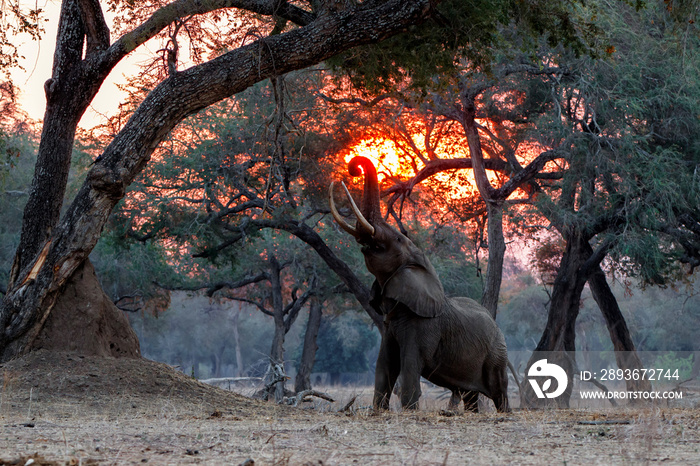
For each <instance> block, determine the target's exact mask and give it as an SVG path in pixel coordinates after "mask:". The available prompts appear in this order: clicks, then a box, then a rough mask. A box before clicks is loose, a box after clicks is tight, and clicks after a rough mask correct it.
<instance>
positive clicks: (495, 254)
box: [481, 202, 506, 319]
mask: <svg viewBox="0 0 700 466" xmlns="http://www.w3.org/2000/svg"><path fill="white" fill-rule="evenodd" d="M486 206H487V212H488V222H489V224H488V243H489V262H488V264H487V269H486V284H485V285H484V291H483V292H482V295H481V305H482V306H484V307H485V308H486V309H488V311H489V312H490V313H491V317H493V318H494V319H496V314H497V313H498V297H499V294H500V292H501V281H502V280H503V258H504V256H505V254H506V242H505V239H504V237H503V204H501V203H491V202H487V203H486Z"/></svg>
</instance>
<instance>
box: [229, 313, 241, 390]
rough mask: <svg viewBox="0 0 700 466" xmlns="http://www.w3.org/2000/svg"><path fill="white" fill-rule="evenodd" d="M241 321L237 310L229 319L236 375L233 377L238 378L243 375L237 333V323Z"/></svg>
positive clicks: (239, 342)
mask: <svg viewBox="0 0 700 466" xmlns="http://www.w3.org/2000/svg"><path fill="white" fill-rule="evenodd" d="M240 320H241V309H240V308H239V309H238V310H237V311H236V312H234V314H233V318H232V319H231V332H232V333H233V347H234V350H235V353H236V373H235V374H234V377H240V376H241V375H242V374H243V355H242V353H241V337H240V335H239V333H238V323H239V322H240Z"/></svg>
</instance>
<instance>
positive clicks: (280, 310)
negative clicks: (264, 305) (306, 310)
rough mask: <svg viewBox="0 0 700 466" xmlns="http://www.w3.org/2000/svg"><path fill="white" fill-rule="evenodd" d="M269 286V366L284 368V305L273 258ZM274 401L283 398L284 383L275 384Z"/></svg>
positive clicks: (279, 269)
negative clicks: (272, 328)
mask: <svg viewBox="0 0 700 466" xmlns="http://www.w3.org/2000/svg"><path fill="white" fill-rule="evenodd" d="M270 286H271V288H272V290H271V294H272V310H273V318H274V321H275V333H274V335H273V337H272V347H271V348H270V364H274V365H281V366H282V367H284V336H285V334H286V333H287V332H286V331H285V323H284V303H283V301H282V280H281V267H280V263H279V262H278V261H277V258H276V257H275V256H271V257H270ZM274 392H275V401H276V402H277V403H279V402H281V401H282V398H283V397H284V381H280V382H277V383H276V384H275V389H274Z"/></svg>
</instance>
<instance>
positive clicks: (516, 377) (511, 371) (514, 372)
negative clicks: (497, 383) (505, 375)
mask: <svg viewBox="0 0 700 466" xmlns="http://www.w3.org/2000/svg"><path fill="white" fill-rule="evenodd" d="M508 369H510V373H511V374H513V379H514V380H515V385H517V386H518V393H520V380H518V372H517V371H516V370H515V367H513V364H512V363H511V362H510V359H509V360H508Z"/></svg>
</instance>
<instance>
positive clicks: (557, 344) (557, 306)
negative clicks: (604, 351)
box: [520, 232, 602, 408]
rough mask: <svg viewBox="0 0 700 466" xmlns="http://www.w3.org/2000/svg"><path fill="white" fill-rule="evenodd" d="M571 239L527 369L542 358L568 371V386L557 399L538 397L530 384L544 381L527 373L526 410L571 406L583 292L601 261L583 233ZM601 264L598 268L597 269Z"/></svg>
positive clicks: (522, 395) (523, 393)
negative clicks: (577, 326) (578, 321)
mask: <svg viewBox="0 0 700 466" xmlns="http://www.w3.org/2000/svg"><path fill="white" fill-rule="evenodd" d="M567 236H568V238H567V241H566V249H565V251H564V254H563V256H562V260H561V264H560V266H559V271H558V273H557V276H556V279H555V280H554V286H553V288H552V298H551V302H550V305H549V312H548V315H547V325H546V326H545V329H544V332H543V333H542V337H541V338H540V341H539V343H538V344H537V347H536V348H535V350H534V351H533V353H532V356H530V360H529V361H528V363H527V366H526V368H527V370H529V368H530V367H531V366H532V365H533V364H534V363H535V362H537V361H539V360H541V359H547V362H548V363H550V364H557V365H559V366H560V367H562V368H563V369H564V370H565V371H566V374H567V377H568V383H567V387H566V390H565V391H564V393H563V394H562V395H560V396H558V397H557V398H554V399H549V398H546V399H541V398H538V397H537V395H536V394H535V392H534V390H533V389H532V386H531V382H530V381H531V380H532V381H533V382H534V383H542V380H539V379H537V378H531V377H529V374H528V373H527V372H526V374H525V378H524V380H525V381H524V382H523V383H522V384H521V392H520V399H521V405H522V406H523V407H528V408H542V407H545V406H548V405H551V404H555V405H556V406H557V407H560V408H564V407H568V406H569V399H570V398H571V391H572V387H573V375H574V372H575V370H576V330H575V326H576V318H577V317H578V313H579V308H580V302H581V293H582V292H583V287H584V285H585V284H586V281H587V280H588V276H589V275H590V273H591V270H592V265H593V264H591V262H589V261H591V260H597V258H598V256H595V259H594V255H592V252H591V248H590V245H589V244H588V239H587V238H585V237H584V236H582V235H581V234H580V233H579V232H573V233H572V234H570V235H567ZM601 260H602V258H601ZM598 263H599V262H598ZM598 263H596V264H595V265H596V266H597V264H598ZM550 391H552V390H550Z"/></svg>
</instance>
